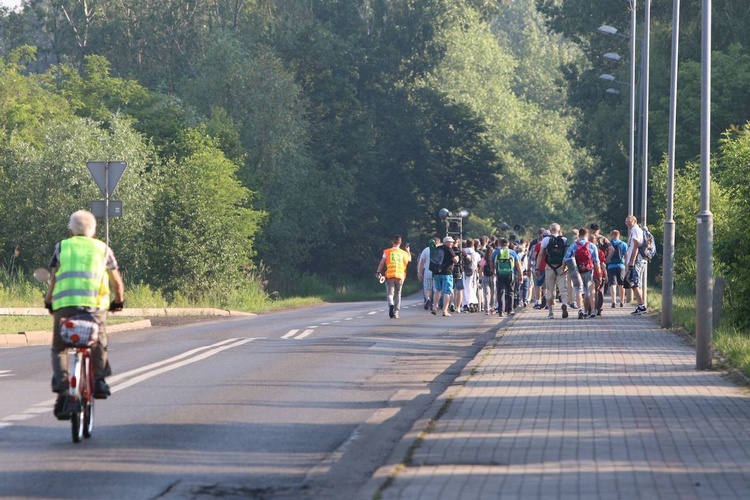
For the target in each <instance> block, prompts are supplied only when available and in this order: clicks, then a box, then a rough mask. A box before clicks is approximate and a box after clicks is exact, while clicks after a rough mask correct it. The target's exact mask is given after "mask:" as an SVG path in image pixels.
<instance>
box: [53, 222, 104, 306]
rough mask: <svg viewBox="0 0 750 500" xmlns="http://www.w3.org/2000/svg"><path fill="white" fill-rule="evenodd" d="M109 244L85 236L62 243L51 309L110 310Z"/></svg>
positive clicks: (74, 237) (75, 237)
mask: <svg viewBox="0 0 750 500" xmlns="http://www.w3.org/2000/svg"><path fill="white" fill-rule="evenodd" d="M106 260H107V245H106V244H105V243H104V242H103V241H99V240H96V239H94V238H86V237H85V236H73V237H71V238H68V239H66V240H63V241H61V242H60V267H59V268H58V269H57V272H56V273H55V289H54V290H53V291H52V309H53V310H55V311H56V310H58V309H61V308H63V307H69V306H78V307H93V308H96V309H107V307H109V276H108V275H107V269H106Z"/></svg>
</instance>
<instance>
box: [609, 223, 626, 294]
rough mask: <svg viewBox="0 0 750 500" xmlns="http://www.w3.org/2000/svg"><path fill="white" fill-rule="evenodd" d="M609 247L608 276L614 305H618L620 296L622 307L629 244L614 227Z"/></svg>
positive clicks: (610, 235)
mask: <svg viewBox="0 0 750 500" xmlns="http://www.w3.org/2000/svg"><path fill="white" fill-rule="evenodd" d="M609 238H610V240H609V242H610V245H609V248H608V249H607V278H608V279H609V291H610V293H611V295H612V307H617V306H616V303H617V298H618V297H619V298H620V307H623V303H624V302H625V289H624V288H623V285H624V284H625V255H626V254H627V252H628V245H627V244H626V243H625V242H624V241H622V240H621V239H620V231H618V230H617V229H613V230H612V231H611V232H610V233H609Z"/></svg>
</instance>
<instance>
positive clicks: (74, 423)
mask: <svg viewBox="0 0 750 500" xmlns="http://www.w3.org/2000/svg"><path fill="white" fill-rule="evenodd" d="M83 422H84V417H83V409H81V410H80V411H77V412H75V413H73V415H72V416H71V417H70V428H71V431H72V434H73V442H74V443H80V442H81V437H83V429H84V423H83Z"/></svg>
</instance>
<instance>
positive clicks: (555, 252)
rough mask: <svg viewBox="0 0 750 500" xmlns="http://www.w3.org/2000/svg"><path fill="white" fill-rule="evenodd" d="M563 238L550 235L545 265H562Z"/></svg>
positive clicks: (563, 257) (563, 252)
mask: <svg viewBox="0 0 750 500" xmlns="http://www.w3.org/2000/svg"><path fill="white" fill-rule="evenodd" d="M565 250H566V248H565V240H564V239H563V237H562V236H560V235H557V236H550V237H549V241H547V259H546V261H547V265H549V266H552V267H560V266H562V263H563V260H564V259H565Z"/></svg>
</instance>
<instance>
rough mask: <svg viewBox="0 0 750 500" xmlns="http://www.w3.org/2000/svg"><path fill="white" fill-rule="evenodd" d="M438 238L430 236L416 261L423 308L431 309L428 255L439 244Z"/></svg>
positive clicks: (430, 276) (430, 280) (430, 274)
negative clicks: (420, 283)
mask: <svg viewBox="0 0 750 500" xmlns="http://www.w3.org/2000/svg"><path fill="white" fill-rule="evenodd" d="M440 245H441V243H440V238H438V237H437V236H436V237H434V238H432V239H431V240H430V242H429V243H428V245H427V246H426V247H425V249H424V250H422V253H421V254H419V260H418V261H417V277H418V278H419V281H421V282H422V298H423V301H424V308H425V310H428V309H432V271H430V255H431V254H432V253H433V252H434V251H435V249H436V248H437V247H438V246H440Z"/></svg>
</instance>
